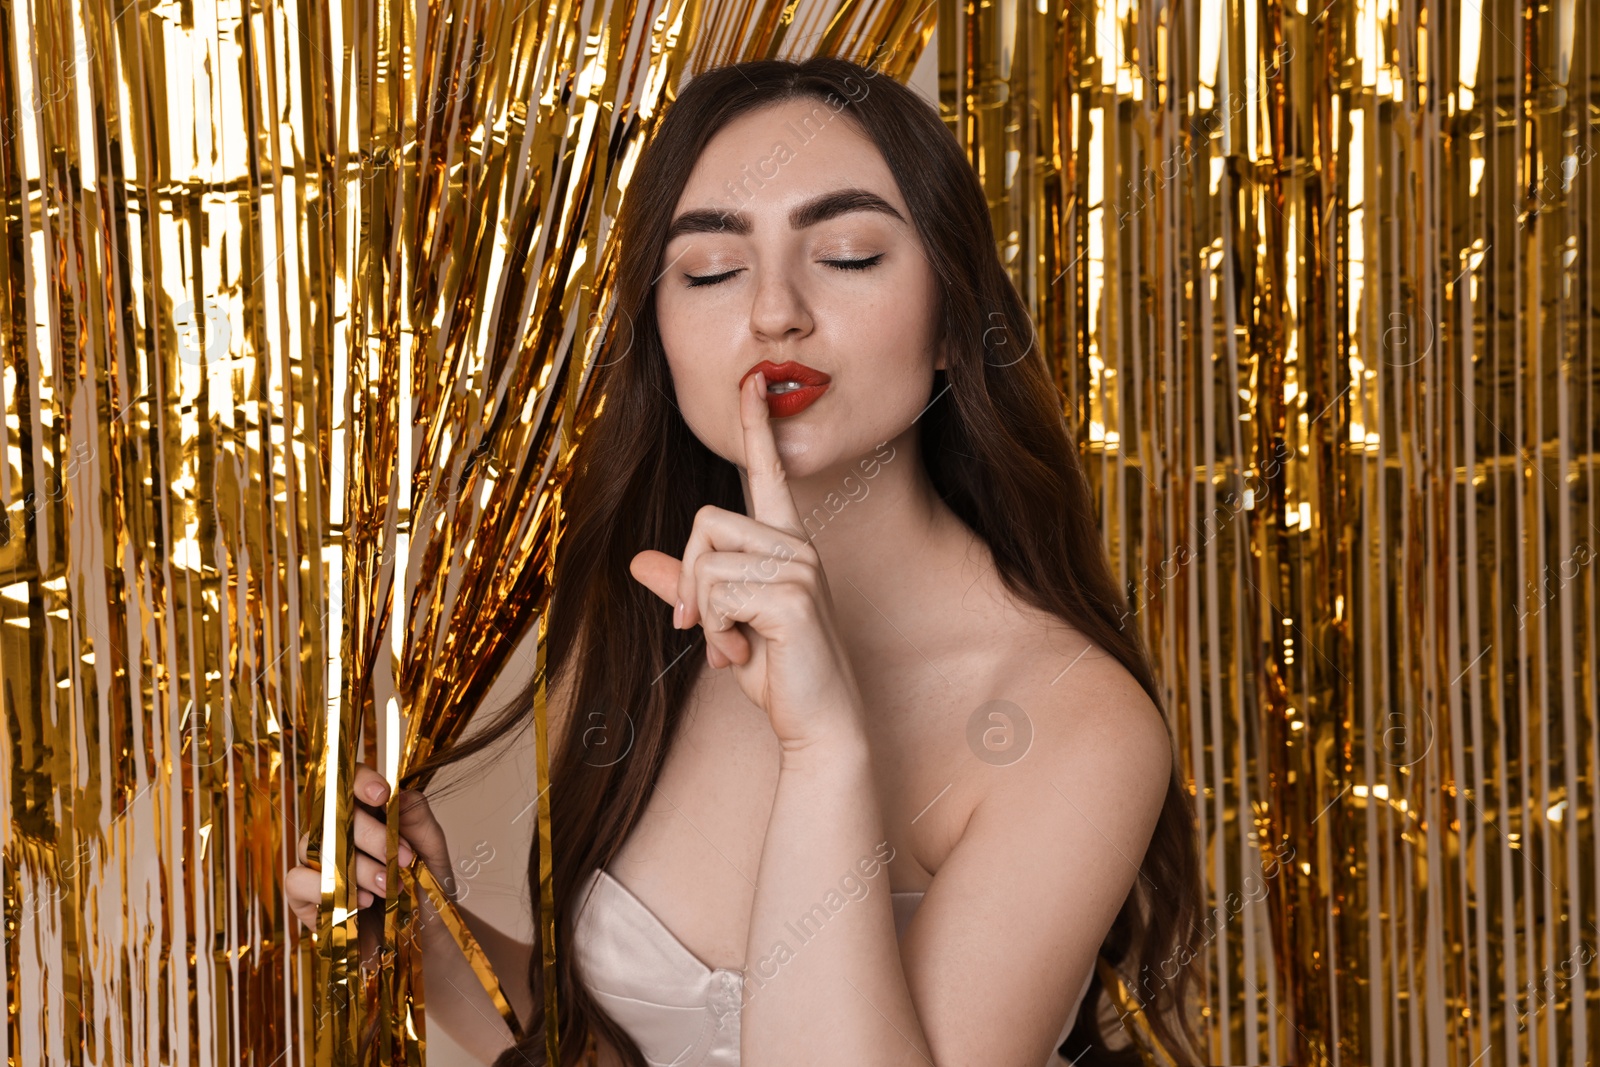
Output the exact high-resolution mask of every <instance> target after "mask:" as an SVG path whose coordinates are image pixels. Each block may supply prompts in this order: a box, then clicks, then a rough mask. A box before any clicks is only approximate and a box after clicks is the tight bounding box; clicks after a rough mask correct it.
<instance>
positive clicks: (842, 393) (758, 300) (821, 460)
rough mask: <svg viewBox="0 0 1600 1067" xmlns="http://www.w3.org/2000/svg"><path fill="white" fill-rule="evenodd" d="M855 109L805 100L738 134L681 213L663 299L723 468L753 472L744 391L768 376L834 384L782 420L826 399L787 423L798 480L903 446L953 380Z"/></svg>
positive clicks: (928, 273)
mask: <svg viewBox="0 0 1600 1067" xmlns="http://www.w3.org/2000/svg"><path fill="white" fill-rule="evenodd" d="M840 103H841V102H840V101H837V100H835V101H832V102H829V101H823V100H818V99H815V98H811V97H805V98H800V99H795V100H790V101H786V102H784V103H781V104H774V105H770V106H768V107H765V108H762V109H760V110H758V111H754V112H749V113H746V114H744V115H742V116H740V117H739V118H737V119H735V120H734V121H732V122H730V123H729V124H728V125H727V126H725V127H723V129H722V130H721V131H719V132H718V133H717V134H716V136H715V137H713V138H712V140H711V142H710V143H709V144H707V145H706V148H705V150H704V151H703V152H702V153H701V155H700V158H699V160H698V161H697V162H696V163H695V167H694V170H693V172H692V173H691V174H690V176H689V181H688V184H687V185H686V186H685V187H684V191H683V196H682V197H681V198H680V199H679V201H678V204H677V207H676V209H675V210H674V212H673V218H674V226H673V230H672V231H671V232H670V233H669V238H668V241H667V245H666V249H665V253H664V255H663V256H662V261H661V263H660V265H659V266H658V270H659V271H660V275H659V277H658V278H657V280H656V283H655V301H656V317H657V321H658V323H659V326H660V330H661V340H662V343H663V344H664V346H665V348H666V354H667V363H668V365H669V367H670V368H671V371H672V380H673V384H674V386H675V387H676V389H677V394H678V404H679V407H680V409H681V411H682V413H683V417H684V420H685V421H686V422H687V423H688V425H689V428H690V429H691V430H693V431H694V433H695V435H696V436H697V437H699V439H700V440H701V441H702V442H704V444H705V445H706V447H708V448H710V449H711V450H712V451H713V452H715V453H717V454H718V455H719V456H721V457H722V458H724V459H726V460H729V461H731V462H733V463H736V464H738V465H739V466H740V467H745V466H747V464H746V463H745V459H744V440H743V430H742V429H741V427H740V423H739V386H740V382H741V381H742V380H743V379H744V378H745V376H746V374H747V373H748V372H749V371H750V370H751V369H752V368H753V367H755V366H756V365H757V364H759V363H761V362H762V361H763V360H768V361H771V362H772V363H774V364H781V363H783V362H785V361H787V360H793V361H795V362H796V363H800V364H804V365H805V366H806V367H809V368H811V369H813V370H815V371H820V372H821V373H822V374H824V375H827V376H828V381H827V386H826V388H824V389H823V390H822V391H821V393H820V394H817V395H816V396H815V399H814V400H812V401H811V402H810V404H809V405H807V406H805V407H804V408H803V410H800V411H798V412H795V413H793V414H784V413H783V411H782V405H783V404H784V403H788V404H791V405H792V404H793V403H794V401H795V400H797V399H802V398H803V396H804V395H809V394H810V393H814V390H812V391H808V393H807V394H797V396H796V397H793V398H791V400H790V401H787V402H783V401H779V410H777V411H774V412H773V416H774V417H773V420H772V431H773V435H774V437H775V438H776V440H777V444H778V452H779V455H780V456H782V458H783V462H784V468H785V470H786V471H787V473H788V476H789V477H790V478H791V479H797V478H805V477H808V476H810V475H814V474H817V473H820V472H825V471H828V470H829V469H830V468H832V467H835V466H839V465H849V464H851V463H852V462H853V461H854V460H855V459H856V458H858V457H860V456H861V455H863V454H865V453H868V452H871V451H872V450H873V449H874V448H875V447H876V446H877V445H878V444H880V443H881V442H884V441H892V440H894V439H895V438H897V437H899V436H900V435H901V434H902V433H903V432H904V431H906V430H907V429H908V428H909V427H911V426H912V425H913V423H914V422H915V420H916V418H917V416H918V415H920V414H921V413H922V411H923V409H924V408H925V407H926V406H927V404H928V401H929V399H930V398H931V396H932V387H933V372H934V370H935V369H937V368H942V367H944V366H945V361H944V355H943V353H942V351H940V350H939V346H938V345H937V344H936V343H935V342H936V338H937V336H938V324H937V312H938V307H939V297H940V293H939V285H938V280H937V278H936V277H935V275H934V273H933V268H932V266H931V265H930V264H929V262H928V260H927V257H926V256H925V254H924V252H923V248H922V243H921V241H920V240H919V239H918V237H917V233H916V228H915V227H914V226H913V225H912V223H911V211H910V209H909V208H907V206H906V203H905V201H904V200H903V199H902V198H901V196H900V189H899V187H898V185H897V184H896V182H895V180H894V177H893V175H892V174H891V173H890V171H889V167H888V165H887V164H886V163H885V162H884V160H883V156H882V155H881V154H880V153H879V152H878V149H877V146H876V145H874V144H873V143H872V141H871V140H870V139H868V138H867V136H866V135H865V134H863V133H862V132H861V131H860V130H859V129H858V128H857V127H856V126H855V124H854V121H853V120H852V119H851V118H850V117H849V116H848V115H847V114H844V113H842V112H841V111H839V109H838V105H839V104H840ZM802 373H803V372H802ZM767 378H768V387H769V389H768V391H769V410H771V407H770V401H771V400H773V399H775V394H774V393H773V390H772V388H771V387H772V386H773V385H775V384H777V383H776V382H775V381H774V380H773V379H774V376H773V375H771V374H769V375H768V376H767Z"/></svg>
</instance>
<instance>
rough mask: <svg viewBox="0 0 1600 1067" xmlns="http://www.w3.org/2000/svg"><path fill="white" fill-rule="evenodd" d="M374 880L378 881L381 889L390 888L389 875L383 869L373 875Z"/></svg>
mask: <svg viewBox="0 0 1600 1067" xmlns="http://www.w3.org/2000/svg"><path fill="white" fill-rule="evenodd" d="M372 880H373V881H374V882H377V883H378V888H379V889H387V888H388V877H387V876H386V875H385V874H384V873H383V872H382V871H379V872H378V873H377V874H375V875H373V876H372Z"/></svg>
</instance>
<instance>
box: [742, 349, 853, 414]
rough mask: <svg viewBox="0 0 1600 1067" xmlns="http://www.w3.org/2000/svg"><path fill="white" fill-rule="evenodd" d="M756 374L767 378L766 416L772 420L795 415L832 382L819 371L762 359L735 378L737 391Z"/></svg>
mask: <svg viewBox="0 0 1600 1067" xmlns="http://www.w3.org/2000/svg"><path fill="white" fill-rule="evenodd" d="M756 371H760V372H761V373H762V374H763V375H764V376H765V377H766V379H767V414H768V415H770V416H771V417H772V418H774V419H784V418H788V417H789V416H790V415H798V414H799V413H800V412H802V411H804V410H805V409H806V408H808V407H810V406H811V405H812V403H813V402H814V401H815V400H816V399H817V398H818V397H819V396H821V395H822V394H823V393H825V392H827V390H828V383H829V382H831V381H833V379H832V378H830V377H829V376H828V375H826V374H824V373H822V372H821V371H819V370H817V369H815V368H813V367H808V366H806V365H805V364H804V363H796V362H795V361H794V360H792V359H791V360H785V361H784V362H782V363H773V362H772V361H771V360H766V359H764V360H762V361H761V362H760V363H757V364H756V365H755V366H753V367H751V368H750V369H749V370H747V371H745V372H744V377H743V378H740V379H739V387H740V388H741V389H742V388H744V383H745V378H748V377H750V375H752V374H754V373H755V372H756Z"/></svg>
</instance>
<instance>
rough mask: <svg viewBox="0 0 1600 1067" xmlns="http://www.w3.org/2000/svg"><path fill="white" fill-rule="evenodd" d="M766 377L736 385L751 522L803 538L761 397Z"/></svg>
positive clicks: (757, 375) (755, 376)
mask: <svg viewBox="0 0 1600 1067" xmlns="http://www.w3.org/2000/svg"><path fill="white" fill-rule="evenodd" d="M765 381H766V375H765V374H764V373H763V372H762V371H756V372H755V373H754V374H752V375H750V377H749V378H747V379H746V380H744V381H743V382H740V383H739V421H740V422H741V423H742V424H743V425H744V461H745V476H746V478H748V479H749V482H750V510H751V512H752V514H751V518H753V519H755V520H756V521H757V522H762V523H766V524H767V525H768V526H772V527H776V528H777V529H779V530H784V531H786V532H788V533H791V534H794V535H795V536H796V537H804V536H805V531H804V529H803V528H802V527H801V525H800V511H799V509H798V508H796V507H795V504H794V494H793V493H791V492H789V477H788V475H787V474H786V473H785V472H784V469H783V460H782V459H781V458H780V457H779V456H778V442H777V440H776V439H775V438H774V437H773V435H772V413H771V412H769V411H768V410H767V398H766V395H765V394H764V393H763V391H762V390H763V387H764V384H765Z"/></svg>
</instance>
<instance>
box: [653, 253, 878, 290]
mask: <svg viewBox="0 0 1600 1067" xmlns="http://www.w3.org/2000/svg"><path fill="white" fill-rule="evenodd" d="M882 258H883V253H882V252H879V253H878V254H877V255H875V256H868V257H867V258H866V259H824V260H822V261H821V262H823V263H826V264H828V265H829V266H830V267H837V268H838V269H839V270H868V269H870V268H871V267H874V266H876V265H877V263H878V260H880V259H882ZM737 273H739V272H738V271H735V270H730V271H725V272H724V273H722V274H700V275H695V274H685V275H684V277H685V278H687V279H688V280H689V286H688V287H689V288H690V289H696V288H699V287H700V286H702V285H720V284H721V283H722V282H723V281H724V280H725V279H727V278H731V277H733V276H734V275H735V274H737Z"/></svg>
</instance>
